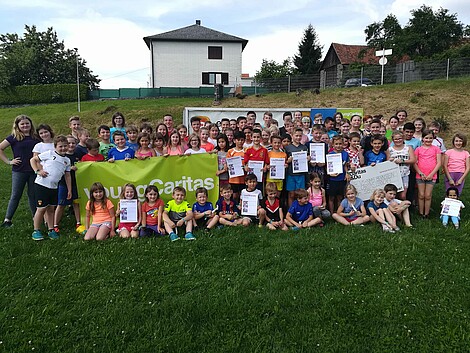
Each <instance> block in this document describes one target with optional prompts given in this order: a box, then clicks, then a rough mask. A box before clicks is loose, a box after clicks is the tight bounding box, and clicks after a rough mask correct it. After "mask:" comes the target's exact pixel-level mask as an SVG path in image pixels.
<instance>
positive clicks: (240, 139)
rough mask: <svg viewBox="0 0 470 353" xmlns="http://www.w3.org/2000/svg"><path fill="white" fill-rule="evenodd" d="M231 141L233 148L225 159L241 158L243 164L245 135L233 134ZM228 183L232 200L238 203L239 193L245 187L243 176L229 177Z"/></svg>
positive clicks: (240, 133)
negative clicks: (233, 144) (232, 141)
mask: <svg viewBox="0 0 470 353" xmlns="http://www.w3.org/2000/svg"><path fill="white" fill-rule="evenodd" d="M233 140H234V141H235V147H234V148H231V149H229V150H228V152H227V158H232V157H241V159H242V164H243V158H244V157H245V149H244V148H243V144H244V143H245V134H244V133H243V132H240V131H237V132H236V133H235V134H234V137H233ZM228 181H229V183H230V185H231V186H232V188H231V189H232V190H233V198H234V199H235V200H236V201H238V199H239V197H240V192H241V191H242V189H243V186H244V185H245V176H244V175H241V176H236V177H230V178H229V180H228Z"/></svg>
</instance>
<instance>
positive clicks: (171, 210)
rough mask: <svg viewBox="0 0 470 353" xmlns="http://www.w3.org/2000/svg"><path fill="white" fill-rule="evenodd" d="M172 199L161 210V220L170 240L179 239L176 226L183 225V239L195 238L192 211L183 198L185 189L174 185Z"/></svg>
mask: <svg viewBox="0 0 470 353" xmlns="http://www.w3.org/2000/svg"><path fill="white" fill-rule="evenodd" d="M172 195H173V200H170V201H168V203H167V204H166V206H165V211H164V212H163V222H164V225H165V230H166V231H167V233H168V234H169V235H170V240H171V241H177V240H179V239H180V237H179V236H178V234H177V233H178V227H183V226H185V230H186V234H185V235H184V239H185V240H196V238H195V237H194V235H193V233H192V230H193V222H192V219H193V211H192V210H191V205H190V204H189V203H188V201H186V200H185V199H184V198H185V197H186V189H185V188H182V187H180V186H176V187H175V188H174V189H173V194H172Z"/></svg>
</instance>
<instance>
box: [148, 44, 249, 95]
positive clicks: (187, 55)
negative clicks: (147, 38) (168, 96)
mask: <svg viewBox="0 0 470 353" xmlns="http://www.w3.org/2000/svg"><path fill="white" fill-rule="evenodd" d="M209 46H222V59H221V60H215V59H212V60H209V59H208V47H209ZM152 47H153V58H154V66H153V67H154V70H153V75H154V80H153V83H154V87H199V86H204V85H203V84H202V73H203V72H226V73H228V77H229V85H235V84H236V83H240V81H241V72H242V44H241V43H214V42H167V41H154V42H153V46H151V48H152ZM217 83H220V82H217Z"/></svg>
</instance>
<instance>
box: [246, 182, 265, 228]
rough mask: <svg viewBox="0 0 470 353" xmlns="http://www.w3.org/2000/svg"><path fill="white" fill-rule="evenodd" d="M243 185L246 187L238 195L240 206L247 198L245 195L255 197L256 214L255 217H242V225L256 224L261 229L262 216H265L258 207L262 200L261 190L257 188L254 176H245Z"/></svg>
mask: <svg viewBox="0 0 470 353" xmlns="http://www.w3.org/2000/svg"><path fill="white" fill-rule="evenodd" d="M245 185H246V188H245V189H243V190H242V192H241V194H240V204H243V200H244V199H245V198H246V197H247V195H256V199H257V214H256V216H243V222H242V225H243V226H245V227H247V226H249V225H250V224H251V223H252V222H257V223H258V226H260V227H261V226H262V225H263V223H262V222H263V220H264V216H265V215H266V212H265V211H264V210H263V209H262V208H261V206H260V201H261V200H262V199H263V193H262V192H261V190H259V189H258V188H257V185H258V180H257V178H256V175H254V174H248V175H246V176H245Z"/></svg>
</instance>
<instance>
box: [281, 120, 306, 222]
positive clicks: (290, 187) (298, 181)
mask: <svg viewBox="0 0 470 353" xmlns="http://www.w3.org/2000/svg"><path fill="white" fill-rule="evenodd" d="M302 135H303V131H302V129H301V128H296V129H295V131H294V136H292V143H291V144H290V145H288V146H287V147H286V154H287V161H286V162H287V164H288V165H289V166H288V167H287V173H286V190H287V191H288V192H289V194H288V206H289V207H290V205H292V203H293V201H294V199H295V198H296V190H298V189H305V177H306V175H307V173H294V166H293V164H292V160H293V158H292V153H294V152H306V153H308V147H307V146H305V145H302V144H301V143H300V141H301V140H302ZM307 160H309V157H308V158H307ZM307 201H308V200H307ZM286 219H287V217H286Z"/></svg>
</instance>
